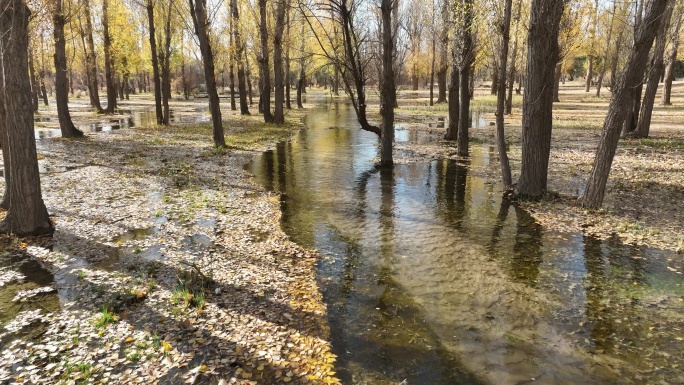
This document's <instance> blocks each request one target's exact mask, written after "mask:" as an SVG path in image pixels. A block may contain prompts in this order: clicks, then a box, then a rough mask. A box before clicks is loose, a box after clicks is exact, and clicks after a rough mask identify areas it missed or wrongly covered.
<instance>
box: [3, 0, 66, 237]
mask: <svg viewBox="0 0 684 385" xmlns="http://www.w3.org/2000/svg"><path fill="white" fill-rule="evenodd" d="M0 9H1V10H2V11H1V13H0V36H1V37H0V42H1V43H0V44H2V47H0V48H1V49H0V52H2V57H1V59H2V76H3V79H2V81H1V82H0V94H2V96H1V97H0V98H1V99H2V104H3V107H4V118H5V120H4V122H2V123H3V124H2V125H3V126H4V130H2V131H4V132H5V133H6V138H4V139H6V140H3V141H2V142H3V143H2V146H3V148H2V152H3V154H4V153H5V152H8V155H9V156H8V157H7V158H5V159H6V160H5V162H7V160H9V163H5V175H9V183H8V184H7V185H6V187H5V188H6V190H7V192H6V194H7V195H8V202H7V203H8V211H7V215H6V216H5V218H4V219H3V221H2V222H1V223H0V228H1V229H2V231H6V232H10V233H14V234H17V235H29V234H44V233H52V232H53V231H54V227H53V224H52V222H51V221H50V217H49V216H48V212H47V209H46V208H45V203H44V202H43V197H42V192H41V187H40V176H39V173H38V156H37V153H36V140H35V137H34V132H33V129H34V127H33V108H32V103H31V83H30V82H29V78H28V76H26V75H27V74H28V22H29V15H30V13H31V11H30V10H29V8H28V6H27V5H26V4H25V3H24V2H23V1H22V0H1V1H0Z"/></svg>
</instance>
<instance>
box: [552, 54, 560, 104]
mask: <svg viewBox="0 0 684 385" xmlns="http://www.w3.org/2000/svg"><path fill="white" fill-rule="evenodd" d="M560 80H561V63H557V64H556V69H555V70H554V71H553V101H554V102H560V98H559V97H558V91H559V90H560Z"/></svg>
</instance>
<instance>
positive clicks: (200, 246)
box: [181, 234, 215, 251]
mask: <svg viewBox="0 0 684 385" xmlns="http://www.w3.org/2000/svg"><path fill="white" fill-rule="evenodd" d="M181 243H182V244H183V250H185V251H205V250H208V249H210V248H214V247H215V244H214V241H212V240H211V237H209V236H208V235H206V234H192V235H186V236H184V237H183V239H182V240H181Z"/></svg>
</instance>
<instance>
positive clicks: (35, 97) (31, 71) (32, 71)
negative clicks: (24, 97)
mask: <svg viewBox="0 0 684 385" xmlns="http://www.w3.org/2000/svg"><path fill="white" fill-rule="evenodd" d="M28 66H29V76H30V77H31V96H32V100H33V112H38V93H40V87H39V86H38V78H36V70H35V69H34V68H33V55H31V54H30V53H29V55H28ZM0 120H2V118H0ZM2 121H4V120H2ZM0 124H3V123H2V122H0Z"/></svg>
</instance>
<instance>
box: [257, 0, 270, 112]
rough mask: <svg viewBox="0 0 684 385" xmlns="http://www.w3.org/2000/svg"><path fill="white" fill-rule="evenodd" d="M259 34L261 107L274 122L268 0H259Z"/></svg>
mask: <svg viewBox="0 0 684 385" xmlns="http://www.w3.org/2000/svg"><path fill="white" fill-rule="evenodd" d="M259 36H260V38H261V56H260V57H259V69H260V76H259V82H260V84H261V86H260V87H259V88H260V90H261V95H260V97H259V108H261V110H262V112H263V114H264V121H265V122H266V123H271V122H273V114H271V75H270V74H271V68H270V66H269V65H268V56H269V54H268V25H267V23H266V0H259Z"/></svg>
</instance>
